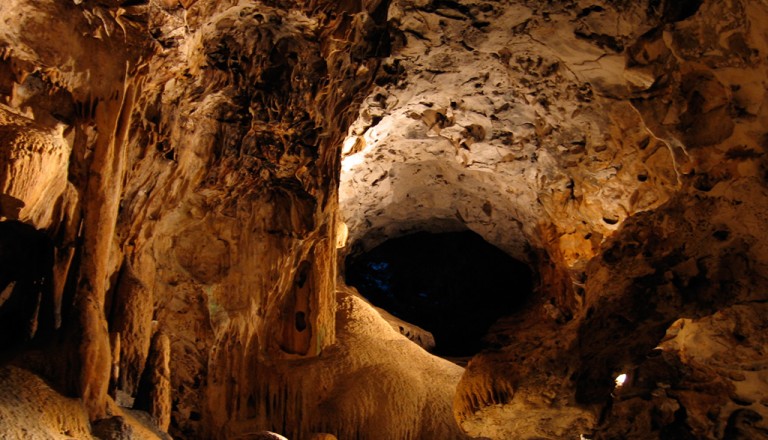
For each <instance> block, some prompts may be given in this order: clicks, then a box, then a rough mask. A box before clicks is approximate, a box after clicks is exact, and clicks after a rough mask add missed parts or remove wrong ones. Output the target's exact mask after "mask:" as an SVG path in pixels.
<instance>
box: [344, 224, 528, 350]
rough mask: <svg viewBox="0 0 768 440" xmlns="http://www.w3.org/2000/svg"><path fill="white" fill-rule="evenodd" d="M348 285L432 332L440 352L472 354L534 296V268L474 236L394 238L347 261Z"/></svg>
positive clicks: (442, 235) (378, 304)
mask: <svg viewBox="0 0 768 440" xmlns="http://www.w3.org/2000/svg"><path fill="white" fill-rule="evenodd" d="M346 281H347V284H349V285H352V286H355V287H356V288H357V289H358V290H359V291H360V293H361V294H363V296H365V297H366V298H368V299H369V300H370V301H371V302H372V303H373V304H374V305H376V306H377V307H381V308H383V309H386V310H387V311H388V312H389V313H391V314H393V315H395V316H397V317H398V318H400V319H403V320H404V321H407V322H410V323H413V324H416V325H418V326H420V327H423V328H424V329H426V330H428V331H430V332H432V334H433V335H434V337H435V342H436V347H435V353H436V354H439V355H444V356H467V355H471V354H474V353H477V352H478V351H480V349H482V342H481V340H482V338H483V336H484V335H485V334H486V332H487V331H488V328H489V327H490V326H491V325H492V324H493V323H494V322H495V321H496V320H497V319H498V318H500V317H502V316H505V315H508V314H510V313H512V312H515V311H516V310H518V309H519V308H520V307H521V306H522V305H524V303H525V302H526V300H527V299H528V298H529V296H530V294H531V288H532V283H531V271H530V269H529V268H528V266H526V265H525V264H524V263H521V262H520V261H517V260H515V259H513V258H512V257H510V256H509V255H507V254H505V253H504V252H502V251H501V250H499V249H498V248H496V247H494V246H493V245H491V244H489V243H487V242H486V241H484V240H483V239H482V238H481V237H480V236H479V235H477V234H475V233H474V232H471V231H463V232H450V233H440V234H430V233H426V232H420V233H416V234H413V235H407V236H404V237H399V238H395V239H392V240H389V241H386V242H384V243H383V244H381V245H379V246H378V247H376V248H374V249H372V250H370V251H368V252H365V253H362V254H359V255H350V256H349V257H347V260H346Z"/></svg>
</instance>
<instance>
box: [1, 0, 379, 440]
mask: <svg viewBox="0 0 768 440" xmlns="http://www.w3.org/2000/svg"><path fill="white" fill-rule="evenodd" d="M0 16H2V17H3V22H4V23H6V25H4V27H3V30H2V37H1V38H0V40H1V41H2V59H3V63H2V94H3V104H2V109H0V114H1V115H2V131H3V136H2V139H3V149H2V155H3V161H2V167H3V168H2V174H0V178H1V179H2V182H3V184H2V185H3V186H2V188H3V200H2V208H3V211H2V216H3V219H4V220H9V221H11V220H18V221H21V222H24V223H27V224H30V225H32V226H34V227H35V228H38V229H39V230H40V231H42V232H43V233H44V234H45V236H47V237H50V238H51V239H52V240H53V247H54V251H55V263H54V264H53V265H52V270H53V272H54V273H55V276H54V277H53V278H54V279H53V281H54V283H53V284H54V286H52V287H51V288H50V289H47V290H45V291H44V292H43V293H42V295H43V296H46V295H50V296H51V298H54V299H55V303H56V319H54V318H51V317H48V316H38V315H37V314H35V313H33V311H32V310H26V309H24V307H26V308H27V309H28V308H29V307H30V306H18V310H13V311H12V312H21V313H27V315H26V316H27V317H28V320H29V321H30V322H31V323H32V324H30V325H32V326H39V327H43V326H48V327H50V328H52V329H55V332H54V333H55V334H53V335H51V334H46V335H43V334H42V333H37V334H36V335H35V338H36V340H35V341H34V342H35V344H34V346H31V345H29V346H26V347H23V348H24V350H23V354H21V355H20V356H22V357H25V360H23V361H22V363H24V364H26V365H25V366H30V365H31V366H32V368H34V369H36V370H37V371H38V372H40V373H41V374H43V375H45V376H46V377H48V378H49V379H51V380H53V381H54V383H57V384H58V386H59V387H60V390H62V391H63V392H65V393H66V394H70V395H73V396H76V397H82V398H83V401H84V403H85V405H86V407H87V410H88V414H89V416H90V419H91V420H95V419H100V418H102V417H104V416H106V415H108V413H110V412H111V411H112V406H111V405H112V404H111V398H110V397H109V396H108V390H109V389H110V381H111V382H112V390H113V389H115V388H116V389H119V390H120V391H123V392H126V393H128V394H132V395H135V393H136V392H137V389H138V388H140V385H139V383H140V378H141V377H142V372H144V373H146V370H145V363H147V359H148V358H150V362H149V363H147V365H150V364H153V361H151V359H154V357H153V356H155V357H156V356H157V353H155V351H156V350H155V349H154V348H153V347H154V345H151V344H150V341H151V340H152V339H153V336H155V337H157V336H158V335H163V336H164V337H167V338H168V340H169V341H170V344H169V345H170V354H166V356H170V360H169V361H166V362H168V363H169V369H170V372H171V373H170V377H169V379H170V384H169V385H166V386H169V387H170V389H171V390H173V391H172V394H173V397H172V402H167V405H159V406H158V408H166V409H163V410H158V411H160V412H163V413H162V414H153V416H155V417H156V418H157V419H158V420H161V421H162V420H167V418H168V417H172V419H173V424H172V427H171V431H172V433H174V434H177V435H182V436H193V437H194V436H203V435H205V436H208V437H217V436H221V437H230V436H233V435H239V434H238V429H239V430H246V431H248V430H253V429H254V424H251V426H245V425H243V426H241V427H240V428H229V427H228V426H230V425H232V424H234V423H235V422H236V421H242V420H241V419H247V418H253V417H254V416H253V414H251V413H253V412H254V411H255V409H256V407H257V406H258V405H262V401H271V400H272V399H284V398H285V396H283V391H284V389H283V388H280V387H279V386H277V385H276V386H275V388H274V389H273V390H272V391H271V392H267V391H265V390H263V384H261V383H258V380H259V379H260V378H261V379H263V380H266V379H265V377H266V376H267V375H266V373H265V374H264V375H262V376H261V377H257V378H255V379H254V378H253V377H252V376H253V373H254V371H253V364H255V363H257V364H259V365H261V366H262V367H261V368H264V369H265V370H266V371H268V370H269V368H270V367H275V368H278V367H276V365H278V364H280V363H281V362H288V361H290V360H296V359H301V358H306V357H314V356H317V355H318V354H319V353H320V352H321V351H322V350H323V349H324V348H326V347H328V346H329V345H330V344H332V343H333V342H334V340H335V328H336V326H335V319H334V313H335V302H336V265H335V261H336V258H335V252H336V247H335V240H334V234H335V231H336V219H335V216H336V206H337V197H336V188H337V186H338V167H339V164H338V161H339V154H338V148H339V145H340V141H341V138H342V136H343V133H342V129H343V127H347V126H348V125H349V124H350V122H351V119H352V118H353V117H354V115H355V114H356V112H357V107H356V106H357V104H358V103H359V102H360V101H361V100H362V97H363V96H364V94H365V93H366V92H367V90H368V88H369V86H370V84H371V83H372V79H373V76H374V73H375V72H376V70H377V68H378V58H379V57H381V56H383V55H385V54H386V51H387V50H388V39H387V38H385V37H386V33H385V32H383V31H382V25H383V23H384V19H385V16H386V2H378V1H373V2H345V3H337V2H323V1H319V2H318V1H311V2H309V1H308V2H229V1H205V2H195V1H190V2H168V1H165V2H159V1H150V2H100V1H74V2H60V1H43V2H35V3H29V2H23V1H19V2H6V3H4V4H3V5H2V6H0ZM52 35H56V36H57V38H58V41H57V39H56V38H51V36H52ZM4 249H5V248H4ZM5 257H6V256H5V255H4V258H5ZM4 281H5V280H4ZM6 284H7V283H5V282H4V285H3V289H5V288H6ZM8 285H10V289H13V288H14V286H13V283H10V284H8ZM49 290H50V291H49ZM14 295H16V294H15V293H14ZM17 296H18V295H17ZM9 304H10V303H8V304H5V305H6V306H9ZM51 319H53V321H54V322H48V321H49V320H51ZM38 321H39V322H38ZM33 333H34V332H33ZM161 345H162V344H161ZM31 352H34V354H31ZM48 361H55V362H57V363H61V362H64V364H63V365H65V368H63V369H58V368H55V367H51V366H50V365H51V364H50V363H49V362H48ZM162 364H163V362H160V365H162ZM148 368H149V367H148ZM165 375H166V376H168V374H167V373H165ZM260 391H264V393H266V394H265V395H262V394H257V393H258V392H260ZM299 391H300V390H299ZM286 393H287V392H286ZM160 394H162V395H164V396H166V397H164V399H170V398H169V397H167V396H168V393H167V392H166V393H160ZM171 404H172V406H171ZM170 408H172V414H169V413H168V412H169V409H170ZM248 414H250V415H248ZM279 418H280V420H279V421H278V420H266V421H263V423H275V424H283V425H285V424H288V425H296V426H301V414H283V415H281V416H279ZM272 419H278V416H274V417H272ZM161 424H162V423H161ZM166 424H167V423H166ZM304 434H305V435H306V433H304Z"/></svg>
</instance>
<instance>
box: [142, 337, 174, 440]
mask: <svg viewBox="0 0 768 440" xmlns="http://www.w3.org/2000/svg"><path fill="white" fill-rule="evenodd" d="M170 361H171V343H170V340H169V339H168V336H166V335H165V334H163V333H156V334H155V336H154V337H153V338H152V345H151V347H150V352H149V357H148V358H147V364H146V366H145V367H144V372H143V373H142V375H141V380H140V381H139V386H138V391H137V394H136V400H135V401H134V404H133V407H134V408H135V409H140V410H145V411H147V412H148V413H149V414H150V415H151V416H152V418H153V419H154V422H155V423H156V424H157V426H158V427H159V428H160V430H161V431H163V432H165V431H168V425H169V424H170V423H171V369H170Z"/></svg>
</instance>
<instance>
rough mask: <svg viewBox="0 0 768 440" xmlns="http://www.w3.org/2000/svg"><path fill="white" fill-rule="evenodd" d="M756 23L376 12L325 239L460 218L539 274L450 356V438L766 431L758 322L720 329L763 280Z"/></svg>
mask: <svg viewBox="0 0 768 440" xmlns="http://www.w3.org/2000/svg"><path fill="white" fill-rule="evenodd" d="M766 12H767V11H766V9H765V5H763V4H760V3H757V2H748V1H743V2H742V1H729V2H708V1H703V2H699V1H689V2H664V1H661V2H656V1H653V2H640V3H629V2H618V1H604V2H594V1H590V2H579V1H574V2H567V1H564V2H547V3H542V2H526V1H520V2H500V3H491V2H482V1H462V2H440V1H434V2H425V1H393V3H392V6H391V8H390V18H391V20H392V25H393V27H394V28H395V30H393V43H392V44H393V55H392V56H391V57H390V58H388V59H387V60H386V61H385V65H384V67H385V69H384V70H385V72H387V73H388V76H387V77H386V81H380V82H379V83H378V84H377V85H378V87H377V88H375V89H374V90H373V91H372V93H371V94H370V95H369V97H368V98H367V100H366V102H365V103H364V105H363V108H362V110H361V113H360V116H359V118H358V120H357V121H356V122H355V123H354V124H353V126H352V127H351V129H350V131H349V133H348V138H347V139H346V140H345V145H344V149H343V150H342V154H343V163H342V174H341V176H342V177H341V188H340V203H341V206H340V210H341V214H342V218H343V220H344V222H345V223H346V225H347V227H348V230H349V237H348V240H347V243H348V247H347V248H346V249H345V250H344V251H343V252H345V253H357V252H360V251H361V250H364V249H370V248H372V247H373V246H375V245H377V244H378V243H381V242H382V241H385V240H387V239H390V238H392V237H398V236H400V235H404V234H408V233H410V232H413V231H422V230H424V231H431V232H440V231H449V230H461V229H471V230H473V231H475V232H477V233H479V234H480V235H482V236H483V237H484V238H485V239H486V240H487V241H489V242H490V243H493V244H495V245H496V246H498V247H500V248H501V249H504V250H505V251H506V252H508V253H509V254H511V255H513V256H516V257H518V258H520V259H522V260H524V261H527V262H529V264H530V265H531V266H532V267H533V268H534V269H535V270H536V271H537V272H538V275H539V280H540V286H539V288H538V296H539V299H538V302H537V303H536V304H534V305H533V306H532V307H531V308H530V309H529V310H527V311H525V312H521V313H518V314H516V315H515V316H511V317H509V318H507V319H502V320H501V321H500V322H499V323H497V325H496V328H495V329H494V330H492V331H491V334H490V335H489V336H488V337H487V342H488V345H489V347H491V348H492V350H488V351H487V352H485V353H481V354H480V355H478V356H476V357H475V358H473V359H472V361H471V362H470V363H469V365H468V367H467V371H466V372H465V374H464V376H463V378H462V381H461V383H460V384H459V390H458V392H457V395H456V400H455V404H454V411H455V413H456V418H457V420H458V421H459V423H460V424H461V426H462V427H463V428H464V429H465V430H466V431H467V432H469V433H470V434H472V435H476V436H482V437H489V438H578V436H579V435H584V436H585V437H586V438H723V436H724V435H726V432H728V433H729V434H727V435H728V436H731V435H736V434H734V432H737V431H739V430H745V431H744V432H749V434H743V435H746V436H747V437H744V438H751V437H755V438H765V437H766V432H768V431H766V426H765V422H764V421H762V420H764V417H765V416H766V407H765V401H764V400H763V398H762V397H760V396H763V395H764V393H765V389H766V381H765V378H764V373H756V372H755V371H757V370H759V371H763V368H762V367H761V366H758V364H759V365H762V364H761V363H760V362H762V361H759V360H758V359H763V358H762V355H760V354H758V353H759V352H760V351H761V349H760V348H759V347H761V346H762V342H761V341H762V330H760V329H763V328H764V326H765V320H764V318H762V317H760V318H758V316H760V313H758V312H755V313H749V314H746V315H743V316H742V317H741V318H736V316H740V314H741V313H742V312H744V311H746V310H747V309H751V308H753V307H754V308H755V310H759V309H760V308H761V307H762V304H763V302H764V301H765V291H766V290H765V285H766V284H765V283H766V277H765V274H766V266H765V264H766V258H767V257H768V254H766V247H765V246H766V241H765V238H764V234H763V233H762V232H761V228H762V225H764V224H765V221H764V219H765V218H768V217H766V215H765V214H766V213H765V206H766V182H767V181H766V169H767V168H766V159H765V158H766V155H765V145H764V136H765V126H766V125H765V117H766V109H765V98H766V95H765V89H766V84H765V75H764V73H765V67H766V65H765V59H766V58H765V51H766V35H765V33H764V32H763V31H762V29H763V28H764V26H765V23H766V18H767V17H766ZM680 328H683V329H685V328H688V329H689V330H680ZM688 332H690V333H688ZM745 333H749V334H748V335H747V334H745ZM683 334H685V336H682V335H683ZM718 344H722V346H723V347H728V349H731V350H734V351H735V352H738V353H739V354H738V356H735V357H734V358H733V359H729V358H728V357H727V356H725V355H724V352H725V351H727V350H728V349H725V350H723V349H720V348H715V347H716V346H717V345H718ZM746 353H751V354H746ZM750 356H755V357H754V358H751V359H753V360H754V362H757V364H755V363H752V361H747V359H749V358H750ZM621 372H629V378H630V383H629V384H628V385H627V386H626V387H625V388H624V389H623V391H622V392H621V393H619V392H616V391H615V390H614V386H615V385H614V378H615V377H616V376H617V375H618V374H619V373H621ZM633 372H634V373H633ZM758 377H760V378H761V379H758ZM633 379H635V382H632V381H633ZM744 394H748V395H749V396H748V397H745V396H744ZM740 396H742V397H740ZM703 402H706V404H704V403H703ZM638 413H641V414H642V417H635V415H636V414H638ZM738 424H740V425H739V426H738V427H737V425H738ZM757 426H759V427H757ZM727 438H736V437H727Z"/></svg>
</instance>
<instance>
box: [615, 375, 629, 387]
mask: <svg viewBox="0 0 768 440" xmlns="http://www.w3.org/2000/svg"><path fill="white" fill-rule="evenodd" d="M626 381H627V375H626V374H624V373H621V374H619V375H618V376H616V388H621V386H622V385H624V382H626Z"/></svg>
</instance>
